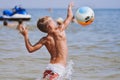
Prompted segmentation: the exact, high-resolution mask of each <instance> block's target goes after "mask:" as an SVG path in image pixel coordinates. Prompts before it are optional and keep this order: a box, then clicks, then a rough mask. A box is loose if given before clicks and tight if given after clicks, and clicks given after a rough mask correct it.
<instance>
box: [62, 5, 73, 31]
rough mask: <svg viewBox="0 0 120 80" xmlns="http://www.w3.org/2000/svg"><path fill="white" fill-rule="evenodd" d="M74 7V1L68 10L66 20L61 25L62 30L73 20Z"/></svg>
mask: <svg viewBox="0 0 120 80" xmlns="http://www.w3.org/2000/svg"><path fill="white" fill-rule="evenodd" d="M72 7H73V3H70V4H69V6H68V10H67V17H66V19H65V20H64V22H63V24H62V25H60V28H61V29H62V30H65V29H66V28H67V26H68V25H69V23H70V22H71V21H72V18H73V12H72Z"/></svg>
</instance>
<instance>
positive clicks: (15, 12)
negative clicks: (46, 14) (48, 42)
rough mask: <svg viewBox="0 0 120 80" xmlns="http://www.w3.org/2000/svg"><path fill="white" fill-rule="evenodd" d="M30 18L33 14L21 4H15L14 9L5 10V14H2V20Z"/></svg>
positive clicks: (26, 19) (0, 19) (0, 18)
mask: <svg viewBox="0 0 120 80" xmlns="http://www.w3.org/2000/svg"><path fill="white" fill-rule="evenodd" d="M30 19H31V15H30V14H28V13H27V11H26V9H24V8H22V7H20V6H15V7H14V8H13V9H12V10H4V11H3V15H2V16H0V21H20V20H22V21H29V20H30Z"/></svg>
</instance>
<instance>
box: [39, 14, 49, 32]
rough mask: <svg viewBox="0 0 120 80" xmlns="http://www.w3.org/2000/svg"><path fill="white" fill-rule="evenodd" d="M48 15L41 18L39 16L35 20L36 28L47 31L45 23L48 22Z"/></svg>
mask: <svg viewBox="0 0 120 80" xmlns="http://www.w3.org/2000/svg"><path fill="white" fill-rule="evenodd" d="M49 18H50V17H49V16H45V17H43V18H40V19H39V20H38V22H37V28H38V29H39V30H40V31H42V32H45V33H47V32H48V28H47V25H48V22H49Z"/></svg>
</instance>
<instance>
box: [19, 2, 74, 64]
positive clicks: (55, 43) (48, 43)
mask: <svg viewBox="0 0 120 80" xmlns="http://www.w3.org/2000/svg"><path fill="white" fill-rule="evenodd" d="M72 7H73V3H70V4H69V6H68V9H67V17H66V19H65V20H64V22H63V23H62V24H61V25H56V22H55V21H54V20H53V19H52V18H51V17H50V18H49V19H50V20H49V22H48V26H47V28H48V32H47V36H45V37H43V38H41V39H40V40H39V41H38V42H37V43H36V44H35V45H31V43H30V41H29V37H28V29H27V28H24V27H23V26H21V24H20V25H18V27H19V30H20V33H21V34H22V35H23V36H24V41H25V45H26V48H27V50H28V52H30V53H32V52H34V51H36V50H38V49H40V48H41V47H42V46H45V47H46V48H47V50H48V51H49V53H50V56H51V58H50V63H51V64H61V65H63V66H66V61H67V56H68V47H67V39H66V34H65V30H66V28H67V27H68V25H69V23H70V22H71V20H72V18H73V13H72Z"/></svg>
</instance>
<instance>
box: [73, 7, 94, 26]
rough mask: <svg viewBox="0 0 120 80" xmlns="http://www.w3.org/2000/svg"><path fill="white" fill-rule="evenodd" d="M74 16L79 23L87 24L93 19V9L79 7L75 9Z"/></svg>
mask: <svg viewBox="0 0 120 80" xmlns="http://www.w3.org/2000/svg"><path fill="white" fill-rule="evenodd" d="M75 18H76V20H77V22H78V23H79V24H81V25H83V26H86V25H89V24H91V23H92V22H93V20H94V11H93V10H92V9H91V8H90V7H81V8H79V9H77V11H76V14H75Z"/></svg>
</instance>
